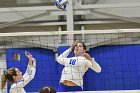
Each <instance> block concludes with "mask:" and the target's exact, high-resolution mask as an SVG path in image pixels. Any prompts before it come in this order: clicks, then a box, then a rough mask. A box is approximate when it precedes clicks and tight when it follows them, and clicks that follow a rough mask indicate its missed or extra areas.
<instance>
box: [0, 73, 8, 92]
mask: <svg viewBox="0 0 140 93" xmlns="http://www.w3.org/2000/svg"><path fill="white" fill-rule="evenodd" d="M5 72H6V71H4V73H3V75H2V76H1V80H2V82H1V89H2V90H3V89H4V87H5V85H6V81H7V78H6V76H5Z"/></svg>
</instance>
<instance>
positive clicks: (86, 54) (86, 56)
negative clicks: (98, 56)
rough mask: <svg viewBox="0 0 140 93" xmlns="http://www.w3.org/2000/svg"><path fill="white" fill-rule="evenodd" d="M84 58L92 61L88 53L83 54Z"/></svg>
mask: <svg viewBox="0 0 140 93" xmlns="http://www.w3.org/2000/svg"><path fill="white" fill-rule="evenodd" d="M84 56H85V58H86V59H87V60H89V61H92V58H91V56H90V55H89V54H88V53H84Z"/></svg>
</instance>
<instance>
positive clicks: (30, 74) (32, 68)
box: [13, 51, 36, 88]
mask: <svg viewBox="0 0 140 93" xmlns="http://www.w3.org/2000/svg"><path fill="white" fill-rule="evenodd" d="M25 55H26V56H27V57H28V59H29V62H28V65H27V69H26V72H25V74H24V75H23V79H22V80H20V81H18V82H17V83H15V84H14V85H13V87H19V88H22V87H24V86H25V85H27V84H28V83H29V82H30V81H31V80H32V79H33V78H34V76H35V73H36V60H35V59H34V58H33V57H32V55H31V54H30V53H28V52H26V51H25Z"/></svg>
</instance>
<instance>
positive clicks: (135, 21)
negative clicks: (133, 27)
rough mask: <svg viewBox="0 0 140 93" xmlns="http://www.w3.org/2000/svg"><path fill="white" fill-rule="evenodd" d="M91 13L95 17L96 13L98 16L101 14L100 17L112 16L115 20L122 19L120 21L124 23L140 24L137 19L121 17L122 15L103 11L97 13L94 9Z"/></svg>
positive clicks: (139, 20)
mask: <svg viewBox="0 0 140 93" xmlns="http://www.w3.org/2000/svg"><path fill="white" fill-rule="evenodd" d="M91 13H92V14H93V15H94V14H95V13H96V14H100V15H104V16H110V17H113V18H116V19H120V20H123V21H128V22H134V23H140V19H137V18H132V17H131V18H130V17H124V16H120V15H115V14H110V13H105V12H102V11H96V10H93V9H92V10H91Z"/></svg>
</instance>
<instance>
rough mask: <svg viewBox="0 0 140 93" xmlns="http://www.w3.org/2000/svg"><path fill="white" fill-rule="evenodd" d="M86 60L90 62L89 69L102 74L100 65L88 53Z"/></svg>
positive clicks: (85, 54)
mask: <svg viewBox="0 0 140 93" xmlns="http://www.w3.org/2000/svg"><path fill="white" fill-rule="evenodd" d="M84 56H85V58H86V59H87V60H88V62H91V63H89V67H90V68H91V69H92V70H94V71H95V72H97V73H100V72H101V67H100V65H99V64H98V63H97V62H96V61H95V59H94V58H91V57H90V55H89V54H88V53H84Z"/></svg>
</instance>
